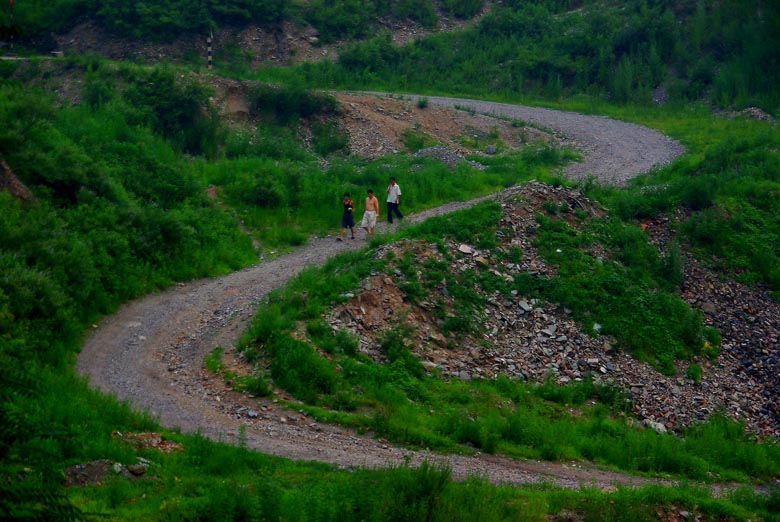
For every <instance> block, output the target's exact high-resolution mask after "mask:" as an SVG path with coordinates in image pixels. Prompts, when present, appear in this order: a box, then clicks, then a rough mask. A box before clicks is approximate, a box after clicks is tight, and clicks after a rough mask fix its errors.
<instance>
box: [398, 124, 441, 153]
mask: <svg viewBox="0 0 780 522" xmlns="http://www.w3.org/2000/svg"><path fill="white" fill-rule="evenodd" d="M401 142H402V143H403V144H404V146H405V147H406V148H407V150H409V152H417V151H419V150H421V149H425V148H428V147H432V146H434V145H436V140H435V139H434V138H432V137H431V136H430V135H428V134H426V133H425V132H423V131H421V130H418V129H415V128H408V129H404V131H403V133H401Z"/></svg>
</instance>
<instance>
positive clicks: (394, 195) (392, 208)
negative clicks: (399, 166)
mask: <svg viewBox="0 0 780 522" xmlns="http://www.w3.org/2000/svg"><path fill="white" fill-rule="evenodd" d="M400 196H401V187H399V186H398V183H396V182H395V178H390V185H388V186H387V222H388V223H391V224H392V223H393V213H395V215H396V216H398V219H403V218H404V215H403V214H401V211H400V210H398V204H399V203H400Z"/></svg>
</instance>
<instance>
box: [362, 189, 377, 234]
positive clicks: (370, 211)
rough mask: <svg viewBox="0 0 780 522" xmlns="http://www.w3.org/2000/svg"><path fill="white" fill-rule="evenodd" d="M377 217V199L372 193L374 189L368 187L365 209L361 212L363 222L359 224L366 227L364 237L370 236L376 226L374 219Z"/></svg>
mask: <svg viewBox="0 0 780 522" xmlns="http://www.w3.org/2000/svg"><path fill="white" fill-rule="evenodd" d="M378 218H379V200H378V199H377V198H376V196H375V195H374V191H373V190H371V189H368V196H367V197H366V211H365V212H364V213H363V222H362V223H361V224H360V226H362V227H363V228H364V229H366V233H367V234H368V235H367V236H366V239H369V238H371V235H372V234H373V233H374V228H376V220H377V219H378Z"/></svg>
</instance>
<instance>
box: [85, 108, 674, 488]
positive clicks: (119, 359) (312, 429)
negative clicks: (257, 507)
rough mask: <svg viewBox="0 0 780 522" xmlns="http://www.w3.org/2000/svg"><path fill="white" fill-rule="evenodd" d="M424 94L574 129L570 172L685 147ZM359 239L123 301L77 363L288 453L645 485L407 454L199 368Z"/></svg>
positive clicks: (314, 246)
mask: <svg viewBox="0 0 780 522" xmlns="http://www.w3.org/2000/svg"><path fill="white" fill-rule="evenodd" d="M428 100H429V102H430V103H431V104H441V105H447V106H458V107H470V108H472V109H473V110H475V111H477V112H481V113H493V114H496V115H500V116H502V117H506V118H512V119H522V120H525V121H528V122H533V123H535V124H538V125H542V126H544V127H547V128H550V129H553V130H554V131H556V132H557V133H560V134H561V135H565V136H567V137H568V138H569V139H571V140H572V141H573V142H575V143H576V144H577V145H578V146H579V147H580V148H581V149H582V150H583V152H584V154H585V159H584V161H583V162H581V163H578V164H574V165H572V166H570V167H568V169H567V171H566V172H567V174H568V175H570V176H573V177H582V176H584V175H587V174H593V175H595V176H597V177H598V178H599V179H602V180H604V181H606V182H610V183H619V182H622V181H625V180H626V179H628V178H630V177H632V176H635V175H637V174H639V173H642V172H645V171H647V170H649V169H650V168H652V167H653V166H654V165H655V164H659V163H665V162H668V161H670V160H671V159H673V158H674V157H675V156H676V155H678V154H680V153H681V152H682V147H681V146H680V145H679V144H678V143H676V142H674V141H673V140H670V139H669V138H666V137H664V136H663V135H661V134H659V133H657V132H655V131H652V130H649V129H646V128H644V127H641V126H638V125H632V124H627V123H623V122H619V121H615V120H610V119H607V118H602V117H594V116H583V115H578V114H575V113H568V112H560V111H553V110H548V109H539V108H529V107H520V106H512V105H506V104H497V103H488V102H481V101H480V102H478V101H469V100H458V99H447V98H438V97H435V98H434V97H429V98H428ZM473 203H474V202H473V201H471V202H466V203H453V204H448V205H444V206H442V207H439V208H437V209H434V210H431V211H428V212H424V213H420V214H417V215H414V216H409V219H408V221H412V222H414V221H419V220H422V219H425V218H426V217H429V216H431V215H434V214H441V213H445V212H450V211H453V210H456V209H459V208H463V207H466V206H470V205H471V204H473ZM382 226H384V225H382ZM381 228H382V227H380V231H381ZM363 244H364V243H363V242H362V241H359V240H358V241H354V242H351V241H347V242H344V243H338V242H336V241H335V240H334V238H333V237H325V238H314V239H312V240H311V241H310V242H309V244H308V245H306V246H304V247H301V248H299V249H298V250H295V251H294V252H292V253H290V254H287V255H284V256H282V257H280V258H277V259H274V260H271V261H266V262H262V263H260V264H258V265H255V266H252V267H250V268H247V269H245V270H242V271H239V272H235V273H233V274H230V275H227V276H224V277H220V278H218V279H207V280H200V281H194V282H191V283H188V284H182V285H179V286H177V287H174V288H171V289H169V290H167V291H165V292H163V293H160V294H154V295H149V296H146V297H143V298H141V299H138V300H136V301H133V302H130V303H127V304H126V305H124V306H122V307H121V308H120V309H119V310H118V311H117V313H116V314H115V315H113V316H111V317H108V318H106V319H105V320H104V321H102V322H101V323H100V325H99V326H98V328H96V330H95V331H94V332H93V334H92V335H91V336H90V337H89V338H88V340H87V341H86V343H85V345H84V347H83V349H82V351H81V353H80V355H79V357H78V360H77V370H78V371H79V373H81V374H82V375H86V376H88V377H89V380H90V382H91V383H92V385H94V386H96V387H97V388H99V389H101V390H103V391H104V392H106V393H113V394H116V396H117V397H118V398H120V399H122V400H126V401H129V402H130V403H131V404H133V405H135V407H137V408H139V409H142V410H146V411H148V412H150V413H151V414H152V415H154V416H155V417H156V418H158V420H159V422H160V423H161V424H162V425H164V426H167V427H172V428H173V427H178V428H180V429H181V430H182V431H185V432H200V433H202V434H203V435H205V436H207V437H211V438H213V439H217V440H223V441H226V442H237V441H238V440H239V434H240V433H241V432H242V430H243V435H242V437H243V438H244V441H245V443H246V445H247V446H248V447H250V448H253V449H257V450H259V451H262V452H264V453H268V454H274V455H281V456H285V457H289V458H292V459H302V460H317V461H322V462H329V463H332V464H335V465H337V466H342V467H355V466H364V467H369V468H376V467H383V466H388V465H393V464H395V465H398V464H402V463H404V462H407V461H408V462H411V463H412V464H416V463H419V462H421V461H422V460H424V459H427V460H428V461H433V462H446V463H448V465H449V466H450V467H451V468H452V472H453V476H454V477H456V478H465V477H467V476H469V475H479V476H486V477H489V478H490V480H492V481H494V482H497V483H504V482H509V483H515V484H518V483H536V482H547V483H554V484H557V485H559V486H563V487H570V488H577V487H580V486H581V485H587V486H595V487H600V488H611V487H613V486H614V485H616V484H637V485H639V484H645V483H647V482H648V479H642V478H637V477H633V476H629V475H625V474H620V473H614V472H608V471H603V470H598V469H596V468H593V467H590V466H587V465H583V464H580V463H571V464H566V463H549V462H537V461H525V460H523V461H519V460H511V459H506V458H502V457H496V456H489V455H482V454H477V455H473V456H461V455H455V456H443V455H437V454H433V453H431V452H428V451H410V450H407V449H404V448H401V447H396V446H393V445H391V444H390V443H388V442H386V441H382V440H377V439H372V438H369V437H365V436H359V435H357V434H355V433H353V432H350V431H348V430H346V429H342V428H339V427H335V426H329V425H320V424H318V423H316V422H314V421H313V419H311V418H308V417H305V416H303V415H302V414H300V413H299V412H294V411H290V410H285V409H282V408H280V407H278V405H276V404H273V403H269V402H265V403H260V404H258V403H257V402H252V401H251V400H250V399H249V398H248V397H244V396H242V395H240V394H237V393H235V392H231V391H230V390H228V389H226V388H225V387H224V386H223V385H221V384H220V383H214V382H213V380H212V381H209V380H208V379H207V378H206V376H205V375H204V373H203V370H202V363H203V358H204V356H205V354H207V353H209V352H210V351H211V350H213V349H214V347H215V346H218V345H220V346H231V345H232V344H233V343H234V342H235V341H236V339H237V338H238V336H239V335H240V333H241V332H242V331H243V329H244V328H245V326H246V324H247V322H248V321H249V320H250V319H251V316H252V314H253V311H254V308H255V306H256V304H257V303H258V302H260V301H262V300H263V298H264V297H265V296H266V295H267V294H268V292H269V291H271V290H273V289H274V288H277V287H279V286H281V285H283V284H284V283H285V282H286V281H287V280H288V279H290V278H291V277H293V276H295V275H296V274H298V273H299V272H300V271H301V270H302V269H304V268H305V267H307V266H310V265H315V264H319V263H322V262H324V261H325V260H326V259H328V258H329V257H331V256H333V255H335V254H336V253H338V252H339V251H341V250H342V249H344V248H359V247H361V246H363ZM255 410H257V411H255ZM242 427H243V428H242Z"/></svg>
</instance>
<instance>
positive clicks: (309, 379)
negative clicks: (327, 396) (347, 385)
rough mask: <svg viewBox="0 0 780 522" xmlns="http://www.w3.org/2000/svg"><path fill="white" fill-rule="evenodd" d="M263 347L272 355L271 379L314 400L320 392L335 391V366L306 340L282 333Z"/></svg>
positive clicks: (303, 396)
mask: <svg viewBox="0 0 780 522" xmlns="http://www.w3.org/2000/svg"><path fill="white" fill-rule="evenodd" d="M266 349H267V350H268V351H269V354H270V355H271V357H273V360H272V363H271V376H272V377H273V378H274V382H275V383H276V384H277V385H278V386H281V387H282V388H284V389H286V390H288V391H289V392H290V393H292V394H293V395H295V396H296V397H298V398H299V399H301V400H303V401H306V402H309V403H316V402H317V398H318V396H319V394H321V393H332V392H333V391H334V389H335V386H336V382H337V377H336V372H335V370H333V369H332V368H331V367H330V365H329V364H328V363H327V362H326V360H325V359H324V358H322V356H320V355H319V354H318V353H317V352H316V351H314V350H313V349H312V348H311V346H310V345H308V344H307V343H304V342H301V341H298V340H297V339H294V338H293V337H290V336H288V335H281V336H277V337H275V338H274V339H273V340H272V342H269V343H268V344H267V345H266Z"/></svg>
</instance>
